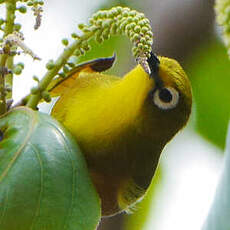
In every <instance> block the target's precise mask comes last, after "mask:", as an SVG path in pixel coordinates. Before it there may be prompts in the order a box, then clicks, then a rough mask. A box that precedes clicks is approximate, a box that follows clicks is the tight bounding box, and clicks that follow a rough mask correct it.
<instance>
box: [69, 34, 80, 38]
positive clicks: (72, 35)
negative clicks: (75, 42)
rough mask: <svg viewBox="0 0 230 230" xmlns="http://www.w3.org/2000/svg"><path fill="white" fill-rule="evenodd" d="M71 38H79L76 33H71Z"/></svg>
mask: <svg viewBox="0 0 230 230" xmlns="http://www.w3.org/2000/svg"><path fill="white" fill-rule="evenodd" d="M71 37H72V38H74V39H76V38H79V36H78V35H77V34H76V33H72V34H71Z"/></svg>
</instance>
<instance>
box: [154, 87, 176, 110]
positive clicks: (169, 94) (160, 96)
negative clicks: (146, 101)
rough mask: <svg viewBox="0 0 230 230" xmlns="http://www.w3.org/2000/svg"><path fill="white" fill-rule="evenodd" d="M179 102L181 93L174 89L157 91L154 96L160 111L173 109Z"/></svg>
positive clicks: (166, 88)
mask: <svg viewBox="0 0 230 230" xmlns="http://www.w3.org/2000/svg"><path fill="white" fill-rule="evenodd" d="M178 101H179V93H178V92H177V90H175V89H174V88H172V87H164V88H162V89H157V90H156V91H155V93H154V95H153V102H154V104H155V105H156V106H157V107H159V108H160V109H163V110H167V109H173V108H175V107H176V106H177V104H178Z"/></svg>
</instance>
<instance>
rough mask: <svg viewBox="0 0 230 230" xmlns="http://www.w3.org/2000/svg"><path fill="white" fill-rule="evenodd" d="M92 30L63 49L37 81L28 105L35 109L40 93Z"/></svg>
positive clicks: (90, 34) (90, 35) (91, 33)
mask: <svg viewBox="0 0 230 230" xmlns="http://www.w3.org/2000/svg"><path fill="white" fill-rule="evenodd" d="M92 35H93V32H90V33H86V34H84V35H83V36H81V38H80V39H78V40H75V41H74V42H73V43H72V44H71V45H70V46H69V47H68V48H66V49H65V50H64V52H63V53H62V54H61V55H60V56H59V57H58V59H57V60H56V62H55V63H54V67H53V68H52V69H51V70H49V71H47V73H46V74H45V76H44V77H43V78H42V80H41V81H40V82H39V83H38V90H37V92H36V93H35V94H32V95H31V96H30V98H29V100H28V103H27V104H26V105H27V106H28V107H30V108H32V109H37V105H38V103H39V101H40V99H41V97H42V96H41V94H42V92H43V91H44V90H46V88H47V87H48V85H49V84H50V82H51V81H52V79H53V78H54V77H55V76H56V75H57V74H58V72H59V70H60V69H61V68H62V67H63V66H64V65H65V64H66V63H67V61H68V59H69V58H70V57H71V56H72V55H73V53H74V51H75V50H77V49H78V48H80V46H81V42H82V41H85V40H88V39H89V38H92Z"/></svg>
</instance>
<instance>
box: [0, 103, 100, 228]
mask: <svg viewBox="0 0 230 230" xmlns="http://www.w3.org/2000/svg"><path fill="white" fill-rule="evenodd" d="M0 130H1V132H2V138H3V139H2V140H1V141H0V229H1V230H76V229H79V230H80V229H81V230H83V229H84V230H93V229H95V227H96V225H97V223H98V221H99V218H100V202H99V199H98V196H97V194H96V192H95V189H94V187H93V185H92V183H91V181H90V178H89V175H88V172H87V168H86V164H85V161H84V159H83V157H82V155H81V152H80V151H79V148H78V146H77V145H76V143H75V142H74V140H73V139H72V137H71V136H70V134H69V133H68V132H67V131H66V130H65V129H64V128H63V127H62V126H61V125H60V124H59V123H57V122H56V121H55V120H54V119H52V118H51V117H50V116H48V115H46V114H42V113H39V112H34V111H32V110H30V109H28V108H23V107H21V108H19V109H16V110H13V111H12V112H10V113H8V114H6V115H5V116H3V117H2V118H1V119H0Z"/></svg>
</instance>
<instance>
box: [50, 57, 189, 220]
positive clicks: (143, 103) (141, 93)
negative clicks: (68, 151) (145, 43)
mask: <svg viewBox="0 0 230 230" xmlns="http://www.w3.org/2000/svg"><path fill="white" fill-rule="evenodd" d="M114 59H115V58H114V57H111V58H103V59H97V60H94V61H91V62H88V63H84V64H82V65H80V66H78V67H76V68H74V69H73V70H72V71H71V72H70V73H69V75H68V76H67V77H66V78H65V79H64V80H61V81H59V79H58V80H57V83H55V84H54V86H51V88H50V92H51V94H53V96H54V95H55V96H58V95H60V97H59V99H58V100H57V102H56V104H55V105H54V107H53V109H52V116H53V117H55V118H56V119H57V120H59V121H60V122H61V123H62V124H64V126H65V127H67V129H68V130H69V131H70V132H71V133H72V135H73V136H74V137H75V138H76V141H77V143H78V144H79V146H80V148H81V150H82V152H83V154H84V155H85V158H86V161H87V164H88V168H89V172H90V174H91V177H92V180H93V182H94V184H95V187H96V189H97V191H98V193H99V196H100V198H101V202H102V215H103V216H108V215H114V214H115V213H117V212H120V211H122V210H126V211H127V210H129V209H130V208H131V207H132V206H133V205H134V204H135V203H136V202H137V201H138V200H140V199H141V198H142V197H143V196H144V194H145V192H146V190H147V188H148V187H149V185H150V183H151V180H152V178H153V176H154V173H155V170H156V167H157V164H158V161H159V157H160V154H161V152H162V149H163V148H164V146H165V145H166V144H167V142H169V141H170V140H171V139H172V137H173V136H174V135H175V134H176V133H177V132H178V131H179V130H180V129H181V128H182V127H183V126H185V124H186V122H187V120H188V118H189V115H190V112H191V105H192V93H191V86H190V83H189V80H188V78H187V76H186V74H185V72H184V71H183V69H182V68H181V66H180V65H179V63H178V62H177V61H175V60H173V59H169V58H166V57H156V56H155V55H154V54H152V55H151V57H150V58H149V59H148V66H149V69H150V74H148V73H146V72H145V70H144V69H143V68H142V67H141V65H137V66H136V67H135V68H134V69H133V70H131V71H130V72H129V73H127V74H126V75H125V76H124V77H122V78H120V77H117V76H111V75H106V74H101V73H99V72H101V71H104V70H106V69H108V68H110V67H111V66H112V64H113V61H114Z"/></svg>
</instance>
